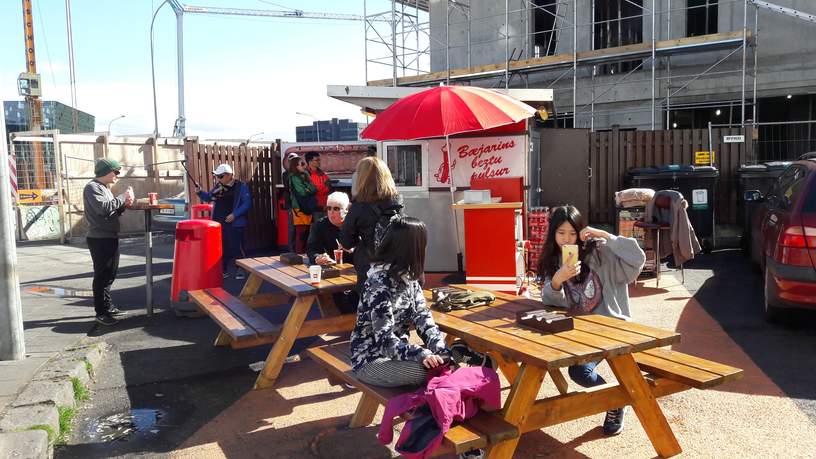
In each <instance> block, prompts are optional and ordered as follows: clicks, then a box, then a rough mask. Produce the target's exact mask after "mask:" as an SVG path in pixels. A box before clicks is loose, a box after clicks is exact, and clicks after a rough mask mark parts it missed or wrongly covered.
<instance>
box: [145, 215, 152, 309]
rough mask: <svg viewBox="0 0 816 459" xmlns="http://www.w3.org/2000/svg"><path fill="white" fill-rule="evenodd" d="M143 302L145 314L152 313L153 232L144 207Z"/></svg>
mask: <svg viewBox="0 0 816 459" xmlns="http://www.w3.org/2000/svg"><path fill="white" fill-rule="evenodd" d="M144 216H145V297H146V298H145V304H146V305H147V315H148V316H152V315H153V232H152V228H151V227H150V226H151V221H150V209H149V208H148V209H145V211H144Z"/></svg>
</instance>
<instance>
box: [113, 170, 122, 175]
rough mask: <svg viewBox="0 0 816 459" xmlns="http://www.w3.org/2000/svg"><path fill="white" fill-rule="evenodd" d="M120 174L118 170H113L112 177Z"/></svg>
mask: <svg viewBox="0 0 816 459" xmlns="http://www.w3.org/2000/svg"><path fill="white" fill-rule="evenodd" d="M121 173H122V171H120V170H115V171H113V175H119V174H121Z"/></svg>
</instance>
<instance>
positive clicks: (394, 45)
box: [391, 0, 447, 86]
mask: <svg viewBox="0 0 816 459" xmlns="http://www.w3.org/2000/svg"><path fill="white" fill-rule="evenodd" d="M446 33H447V32H446ZM391 54H392V56H391V66H392V68H393V75H392V76H391V86H396V85H397V4H396V0H391Z"/></svg>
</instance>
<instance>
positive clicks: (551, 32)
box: [533, 0, 559, 57]
mask: <svg viewBox="0 0 816 459" xmlns="http://www.w3.org/2000/svg"><path fill="white" fill-rule="evenodd" d="M558 2H559V0H533V5H534V8H535V9H534V10H533V28H534V32H533V57H541V56H552V55H554V54H555V43H556V38H557V34H556V31H555V16H556V14H557V13H558Z"/></svg>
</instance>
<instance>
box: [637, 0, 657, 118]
mask: <svg viewBox="0 0 816 459" xmlns="http://www.w3.org/2000/svg"><path fill="white" fill-rule="evenodd" d="M656 3H657V2H656V1H655V0H652V130H653V131H654V129H655V66H656V63H655V60H656V57H655V46H656V45H657V41H656V39H657V35H656V31H655V13H656V11H657V6H656V5H655V4H656ZM641 12H642V10H641Z"/></svg>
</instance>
